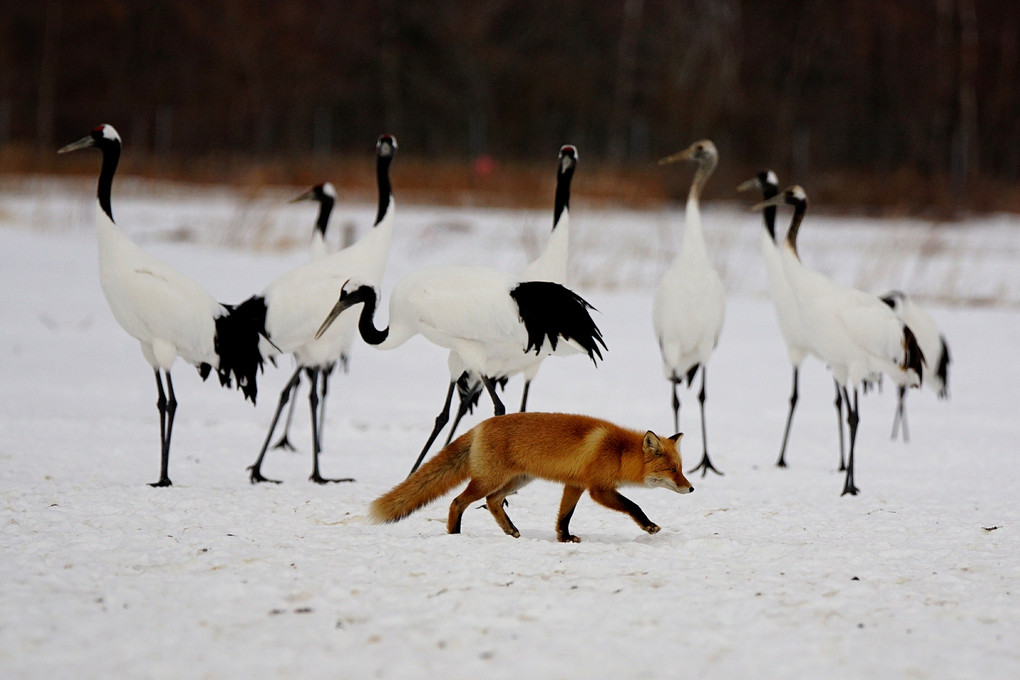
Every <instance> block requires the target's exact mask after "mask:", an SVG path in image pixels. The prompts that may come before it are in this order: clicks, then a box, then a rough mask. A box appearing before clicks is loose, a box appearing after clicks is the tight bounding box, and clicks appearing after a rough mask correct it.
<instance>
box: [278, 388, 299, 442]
mask: <svg viewBox="0 0 1020 680" xmlns="http://www.w3.org/2000/svg"><path fill="white" fill-rule="evenodd" d="M300 382H301V381H300V380H298V382H296V383H294V387H293V388H292V389H291V393H290V395H288V397H287V399H288V400H290V408H288V409H287V419H286V420H284V421H283V434H282V435H280V438H279V439H277V440H276V443H275V444H273V448H274V449H286V450H287V451H296V449H295V448H294V445H293V444H291V443H290V437H289V436H288V433H289V432H290V421H292V420H293V419H294V406H295V405H296V404H297V400H296V399H293V400H292V399H291V397H295V396H297V389H298V385H299V383H300Z"/></svg>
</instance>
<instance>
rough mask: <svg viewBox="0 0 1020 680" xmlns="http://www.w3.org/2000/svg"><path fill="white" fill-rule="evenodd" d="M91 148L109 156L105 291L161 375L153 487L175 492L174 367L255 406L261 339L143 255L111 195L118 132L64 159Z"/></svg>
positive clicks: (104, 175) (240, 317) (101, 197)
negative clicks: (179, 362)
mask: <svg viewBox="0 0 1020 680" xmlns="http://www.w3.org/2000/svg"><path fill="white" fill-rule="evenodd" d="M86 148H97V149H99V150H100V151H101V152H102V153H103V165H102V169H101V171H100V173H99V187H98V190H97V194H96V195H97V198H98V201H99V207H100V209H101V210H102V213H103V214H102V215H99V216H98V218H97V220H96V230H97V238H98V241H99V283H100V285H101V286H102V289H103V294H104V295H105V296H106V301H107V302H108V303H109V305H110V310H111V311H112V312H113V316H114V318H115V319H116V320H117V323H119V324H120V326H121V328H123V329H124V330H125V331H127V333H128V335H130V336H132V337H133V338H135V339H136V340H138V342H139V343H140V344H141V346H142V355H143V356H144V357H145V360H146V361H148V362H149V365H150V366H152V369H153V372H154V373H155V374H156V388H157V391H158V394H159V399H158V400H157V402H156V406H157V408H158V409H159V439H160V472H159V481H157V482H154V483H153V484H151V486H170V484H171V481H170V476H169V474H168V467H169V463H170V438H171V435H172V434H173V426H174V414H175V413H176V412H177V397H176V396H175V394H174V385H173V382H172V381H171V379H170V368H171V366H173V364H174V361H175V360H176V359H177V357H181V358H182V359H184V360H185V361H187V362H189V363H191V364H192V365H194V366H195V367H197V368H198V370H199V373H200V374H201V376H202V378H203V379H205V378H206V377H207V376H208V375H209V373H210V372H211V371H213V370H215V371H216V373H217V374H218V376H219V379H220V384H222V385H224V386H230V385H231V384H232V383H233V382H234V381H236V382H237V386H238V388H239V389H241V391H242V392H243V393H244V396H245V398H247V399H250V400H251V402H252V403H253V404H254V403H255V397H256V395H257V393H258V385H257V382H256V377H257V372H258V370H259V369H260V368H261V367H262V355H261V354H260V353H259V339H260V338H259V331H258V327H257V324H255V323H253V320H252V319H250V318H248V317H247V315H245V314H243V313H237V311H236V310H235V308H233V307H231V306H229V305H222V304H220V303H219V302H217V301H216V300H215V299H214V298H213V297H212V296H211V295H210V294H209V293H207V292H206V291H205V289H204V288H202V286H200V285H199V284H198V283H196V282H195V281H193V280H191V279H190V278H188V277H187V276H185V275H184V274H182V273H180V272H179V271H177V270H176V269H174V268H173V267H171V266H170V265H168V264H166V263H165V262H163V261H161V260H159V259H157V258H156V257H154V256H152V255H151V254H149V253H148V252H146V251H145V250H143V249H142V248H141V247H139V246H138V245H137V244H136V243H135V242H134V241H132V240H131V239H129V238H128V237H127V235H126V234H125V233H124V232H123V231H122V230H121V228H120V227H119V226H117V224H116V223H115V222H114V220H113V206H112V203H111V198H110V190H111V188H112V186H113V176H114V173H115V172H116V170H117V163H118V162H119V160H120V153H121V140H120V135H118V134H117V131H116V130H115V129H114V128H113V126H112V125H100V126H98V127H97V128H95V129H94V130H92V132H91V133H89V134H88V135H86V136H85V137H82V138H81V139H80V140H78V141H77V142H74V143H72V144H68V145H67V146H65V147H63V148H61V149H60V150H59V151H58V153H68V152H70V151H75V150H77V149H86ZM164 377H165V378H166V389H165V390H164V387H163V378H164Z"/></svg>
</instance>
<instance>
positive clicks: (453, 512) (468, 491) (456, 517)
mask: <svg viewBox="0 0 1020 680" xmlns="http://www.w3.org/2000/svg"><path fill="white" fill-rule="evenodd" d="M496 488H497V490H498V488H499V487H496ZM491 493H493V485H492V484H489V483H485V482H482V481H479V480H477V479H472V480H471V481H470V482H468V485H467V488H465V489H464V490H463V491H462V492H461V493H460V495H459V496H457V497H456V498H454V499H453V502H452V503H450V515H449V517H448V518H447V520H446V530H447V531H448V532H449V533H451V534H459V533H460V520H461V518H462V517H463V516H464V511H465V510H466V509H467V507H468V506H469V505H471V504H472V503H474V502H475V501H477V500H479V499H481V498H484V497H486V496H488V495H489V494H491ZM497 521H499V520H497Z"/></svg>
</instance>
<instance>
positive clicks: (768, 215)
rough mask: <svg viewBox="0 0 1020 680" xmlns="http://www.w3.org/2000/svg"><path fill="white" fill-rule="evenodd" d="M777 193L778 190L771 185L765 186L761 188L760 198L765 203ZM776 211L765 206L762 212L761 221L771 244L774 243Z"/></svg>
mask: <svg viewBox="0 0 1020 680" xmlns="http://www.w3.org/2000/svg"><path fill="white" fill-rule="evenodd" d="M778 193H779V189H778V188H777V187H775V186H773V185H771V184H766V185H765V186H764V187H762V192H761V195H762V198H763V199H764V200H766V201H767V200H769V199H770V198H773V197H774V196H775V195H776V194H778ZM776 209H777V207H776V206H774V205H770V206H766V208H765V209H764V210H763V211H762V219H764V220H765V229H766V231H768V232H769V238H771V239H772V242H773V243H775V242H776Z"/></svg>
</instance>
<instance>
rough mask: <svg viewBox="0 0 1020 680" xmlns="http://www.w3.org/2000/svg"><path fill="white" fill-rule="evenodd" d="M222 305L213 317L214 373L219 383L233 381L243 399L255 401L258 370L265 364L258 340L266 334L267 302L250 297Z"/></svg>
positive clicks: (226, 385) (226, 384) (228, 384)
mask: <svg viewBox="0 0 1020 680" xmlns="http://www.w3.org/2000/svg"><path fill="white" fill-rule="evenodd" d="M224 307H225V308H226V310H227V313H226V314H223V315H221V316H220V317H218V318H217V319H216V340H215V348H216V353H217V354H218V355H219V357H220V365H219V367H218V368H217V369H216V372H217V374H218V375H219V378H220V384H221V385H223V386H225V387H229V386H231V385H232V383H233V381H236V382H237V387H238V389H240V390H241V391H242V392H243V393H244V397H245V399H248V400H249V401H251V403H253V404H254V403H255V398H256V397H257V396H258V373H259V372H260V371H261V370H262V367H263V365H264V363H265V358H264V357H263V356H262V352H261V351H260V350H259V339H260V337H267V335H266V302H265V300H264V299H263V298H261V297H258V296H253V297H250V298H248V299H247V300H245V301H244V302H242V303H241V304H239V305H224ZM206 373H208V371H206ZM202 377H203V378H204V377H205V375H203V376H202Z"/></svg>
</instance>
